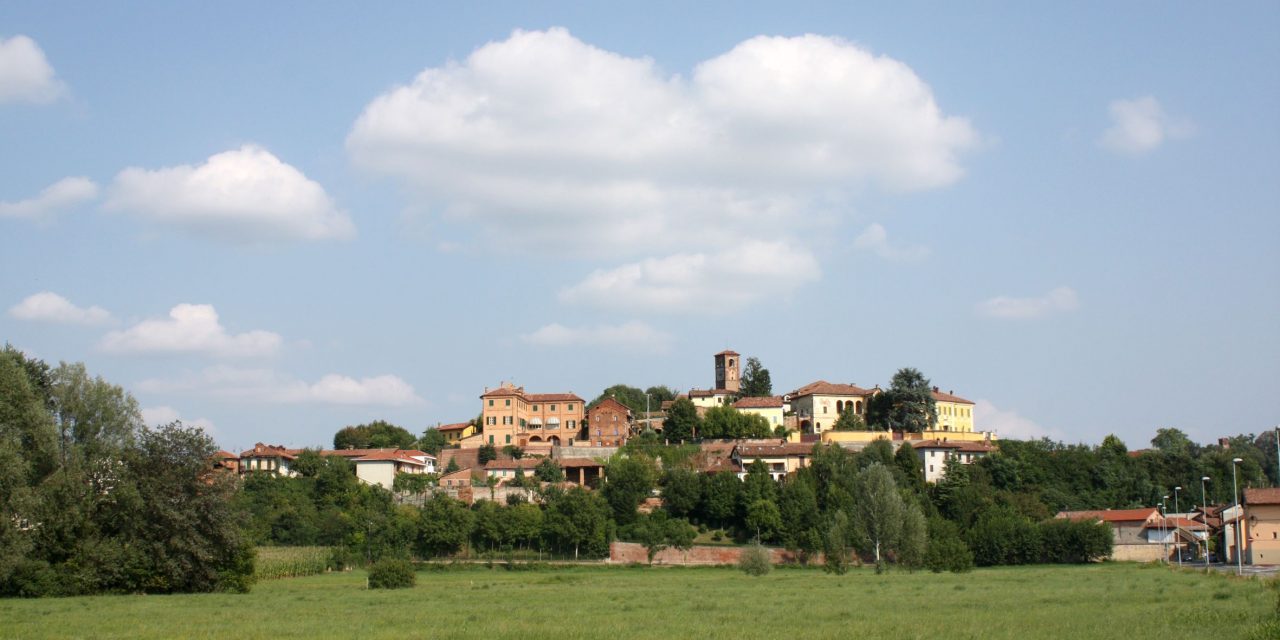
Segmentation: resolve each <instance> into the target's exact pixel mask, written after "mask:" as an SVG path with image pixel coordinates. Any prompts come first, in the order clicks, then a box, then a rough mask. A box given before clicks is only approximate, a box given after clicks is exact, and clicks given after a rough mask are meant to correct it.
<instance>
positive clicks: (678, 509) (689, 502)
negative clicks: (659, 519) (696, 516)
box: [661, 467, 702, 518]
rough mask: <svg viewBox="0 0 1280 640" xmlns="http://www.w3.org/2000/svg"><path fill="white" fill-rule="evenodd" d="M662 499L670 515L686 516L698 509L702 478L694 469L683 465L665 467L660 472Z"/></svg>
mask: <svg viewBox="0 0 1280 640" xmlns="http://www.w3.org/2000/svg"><path fill="white" fill-rule="evenodd" d="M661 485H662V501H663V503H664V505H665V508H666V510H667V511H668V512H670V513H671V515H673V516H675V517H677V518H680V517H686V516H688V515H690V514H692V513H694V512H695V511H697V510H698V504H699V503H701V502H702V479H701V478H700V477H699V475H698V473H697V472H696V471H693V470H692V469H686V468H683V467H673V468H670V469H667V470H666V471H665V472H663V474H662V481H661Z"/></svg>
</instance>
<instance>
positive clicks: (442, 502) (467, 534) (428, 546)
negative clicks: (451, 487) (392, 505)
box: [416, 494, 475, 558]
mask: <svg viewBox="0 0 1280 640" xmlns="http://www.w3.org/2000/svg"><path fill="white" fill-rule="evenodd" d="M474 525H475V515H474V514H473V513H471V510H470V509H467V505H465V504H463V503H462V502H461V501H459V500H454V499H453V498H450V497H449V496H446V495H444V494H436V496H435V497H433V498H431V499H430V500H428V501H427V502H426V504H424V505H422V519H421V521H420V522H419V525H418V537H417V540H416V547H417V550H418V553H419V555H421V556H423V557H428V558H430V557H435V556H443V555H449V554H453V553H457V552H458V551H459V550H461V549H462V547H463V545H465V544H467V541H468V540H469V539H470V538H471V529H472V527H473V526H474Z"/></svg>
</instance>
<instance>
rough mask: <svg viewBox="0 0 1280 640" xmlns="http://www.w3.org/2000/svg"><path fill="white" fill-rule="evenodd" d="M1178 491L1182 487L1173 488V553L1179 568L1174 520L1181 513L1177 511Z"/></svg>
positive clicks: (1179, 552) (1180, 557)
mask: <svg viewBox="0 0 1280 640" xmlns="http://www.w3.org/2000/svg"><path fill="white" fill-rule="evenodd" d="M1179 491H1182V487H1174V488H1173V517H1174V518H1175V520H1174V521H1173V552H1174V553H1176V554H1178V566H1179V567H1181V566H1182V549H1180V548H1179V547H1178V521H1177V520H1176V518H1177V517H1178V514H1179V513H1182V510H1180V509H1178V492H1179Z"/></svg>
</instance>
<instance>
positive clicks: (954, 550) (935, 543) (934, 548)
mask: <svg viewBox="0 0 1280 640" xmlns="http://www.w3.org/2000/svg"><path fill="white" fill-rule="evenodd" d="M925 566H926V567H928V568H929V570H930V571H932V572H934V573H942V572H943V571H950V572H952V573H964V572H966V571H969V570H971V569H973V552H972V551H970V550H969V545H967V544H965V543H964V540H963V539H961V538H960V532H959V530H958V529H957V528H956V525H955V523H953V522H951V521H949V520H944V519H942V518H932V519H930V520H929V549H928V551H927V552H926V553H925Z"/></svg>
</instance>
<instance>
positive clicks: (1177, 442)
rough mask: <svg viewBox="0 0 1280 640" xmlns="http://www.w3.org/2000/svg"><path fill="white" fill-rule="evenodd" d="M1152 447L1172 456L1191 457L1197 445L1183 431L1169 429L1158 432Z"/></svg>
mask: <svg viewBox="0 0 1280 640" xmlns="http://www.w3.org/2000/svg"><path fill="white" fill-rule="evenodd" d="M1151 446H1153V447H1155V448H1157V449H1159V450H1160V451H1161V452H1163V453H1167V454H1171V455H1191V453H1192V449H1193V448H1194V447H1195V443H1193V442H1191V438H1188V437H1187V434H1185V433H1183V432H1182V430H1181V429H1174V428H1167V429H1157V430H1156V437H1154V438H1152V439H1151Z"/></svg>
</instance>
